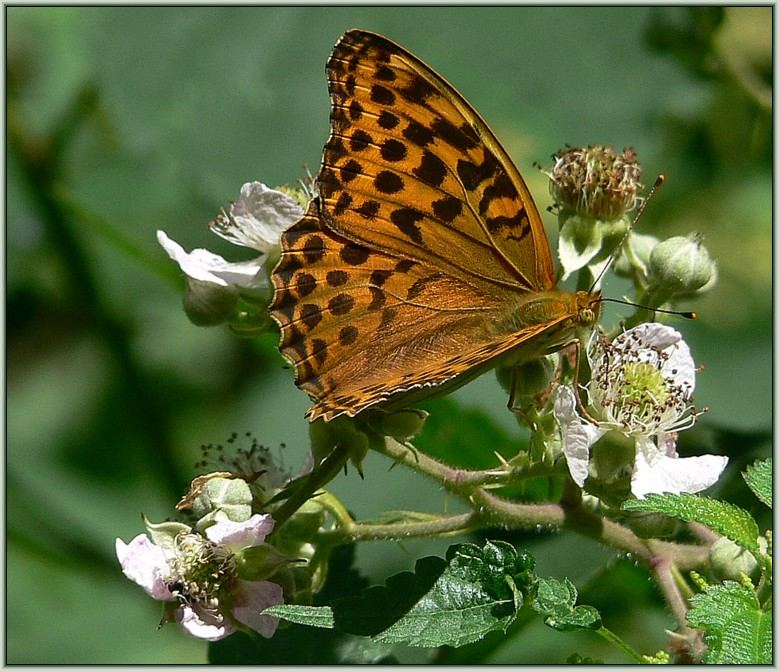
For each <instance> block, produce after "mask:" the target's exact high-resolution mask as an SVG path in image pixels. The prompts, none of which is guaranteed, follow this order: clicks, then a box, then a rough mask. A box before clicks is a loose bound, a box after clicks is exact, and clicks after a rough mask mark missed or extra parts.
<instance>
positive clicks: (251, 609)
mask: <svg viewBox="0 0 779 671" xmlns="http://www.w3.org/2000/svg"><path fill="white" fill-rule="evenodd" d="M279 603H284V595H283V591H282V589H281V587H280V586H279V585H277V584H276V583H275V582H268V581H259V582H258V581H250V580H238V581H237V583H236V588H235V592H234V594H233V608H232V611H231V612H232V614H233V617H234V618H235V619H236V620H238V621H239V622H242V623H243V624H245V625H246V626H247V627H250V628H251V629H254V631H256V632H258V633H260V634H262V635H263V636H264V637H265V638H270V637H271V636H273V634H274V633H275V632H276V627H277V626H278V624H279V620H278V618H276V617H273V616H271V615H262V614H261V611H263V610H265V609H266V608H268V607H269V606H274V605H276V604H279Z"/></svg>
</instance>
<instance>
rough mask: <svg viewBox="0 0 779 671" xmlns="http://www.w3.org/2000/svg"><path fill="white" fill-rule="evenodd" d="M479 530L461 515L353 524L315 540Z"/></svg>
mask: <svg viewBox="0 0 779 671" xmlns="http://www.w3.org/2000/svg"><path fill="white" fill-rule="evenodd" d="M479 527H480V524H479V519H478V516H477V515H476V513H463V514H462V515H453V516H451V517H439V518H436V519H431V520H426V521H424V522H398V523H396V524H364V523H361V522H353V523H351V524H346V525H343V526H339V527H337V528H336V529H333V530H332V531H323V532H320V533H319V534H318V539H320V540H323V541H325V542H326V543H332V544H335V545H338V544H341V543H352V542H354V541H379V540H401V539H404V538H426V537H430V536H449V535H453V534H462V533H467V532H469V531H474V530H475V529H478V528H479Z"/></svg>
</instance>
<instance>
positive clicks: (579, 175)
mask: <svg viewBox="0 0 779 671" xmlns="http://www.w3.org/2000/svg"><path fill="white" fill-rule="evenodd" d="M553 158H554V160H555V165H554V167H553V168H552V171H551V172H550V173H547V174H548V176H549V180H550V182H549V192H550V193H551V195H552V198H553V200H554V202H555V204H556V205H557V207H558V208H559V209H560V210H561V211H565V210H568V211H573V212H577V213H578V214H581V215H585V216H588V217H592V218H594V219H597V220H600V221H611V220H613V219H618V218H619V217H621V216H622V215H623V214H624V213H625V212H627V211H629V210H632V209H633V208H634V207H635V205H636V194H637V192H638V190H639V189H641V188H643V187H642V185H641V183H640V182H639V179H640V177H641V164H640V163H639V162H638V159H637V158H636V153H635V152H634V151H633V150H632V149H625V150H623V152H622V154H619V155H618V154H617V153H616V152H615V151H614V149H613V148H612V147H604V146H602V145H590V146H589V147H586V148H581V147H573V148H570V149H567V150H563V149H561V150H559V151H558V152H556V153H555V154H554V156H553Z"/></svg>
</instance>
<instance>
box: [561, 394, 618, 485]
mask: <svg viewBox="0 0 779 671" xmlns="http://www.w3.org/2000/svg"><path fill="white" fill-rule="evenodd" d="M554 414H555V419H557V422H558V424H559V425H560V433H561V435H562V439H563V452H564V454H565V460H566V462H567V463H568V471H569V472H570V473H571V478H573V481H574V482H575V483H576V484H577V485H579V487H581V486H582V485H584V481H585V480H586V479H587V475H588V466H589V463H590V448H591V447H592V445H593V443H595V442H596V441H597V440H598V438H600V437H601V436H602V435H603V434H604V433H606V429H601V428H600V427H598V426H595V425H594V424H591V423H590V422H585V421H583V420H582V418H581V417H579V415H578V413H577V412H576V396H575V395H574V393H573V390H572V389H571V388H570V387H559V388H558V389H557V392H556V393H555V403H554Z"/></svg>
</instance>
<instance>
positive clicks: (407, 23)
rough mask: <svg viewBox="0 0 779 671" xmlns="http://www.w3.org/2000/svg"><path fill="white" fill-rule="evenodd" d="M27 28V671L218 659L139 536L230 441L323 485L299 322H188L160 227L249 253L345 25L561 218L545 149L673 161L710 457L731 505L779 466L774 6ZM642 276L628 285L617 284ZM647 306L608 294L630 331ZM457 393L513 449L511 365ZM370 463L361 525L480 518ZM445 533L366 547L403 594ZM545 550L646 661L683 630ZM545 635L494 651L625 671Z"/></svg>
mask: <svg viewBox="0 0 779 671" xmlns="http://www.w3.org/2000/svg"><path fill="white" fill-rule="evenodd" d="M6 22H7V23H6V27H7V100H8V107H7V124H8V134H7V137H8V147H9V160H8V161H7V169H8V176H7V193H6V196H7V201H6V202H7V206H6V216H7V233H6V244H7V256H6V261H7V276H6V278H7V287H6V292H7V293H6V311H7V345H8V348H7V362H8V372H7V391H8V404H7V411H8V415H7V422H8V423H7V438H8V447H7V461H6V464H7V472H6V485H7V490H6V504H7V510H6V531H7V555H6V559H7V575H6V579H7V602H6V613H7V618H8V619H7V639H6V645H7V648H6V662H9V663H39V664H42V663H84V664H85V663H149V664H151V663H200V662H205V660H206V644H205V643H202V642H199V641H196V640H193V639H189V638H187V637H185V636H184V635H183V634H181V633H180V632H179V631H178V630H177V628H176V627H175V626H168V627H165V628H163V629H162V630H161V631H157V630H156V624H157V621H158V619H159V616H160V609H159V607H158V604H157V603H154V602H152V601H151V600H150V599H148V598H147V597H146V596H145V594H144V593H143V592H142V590H141V589H140V588H139V587H137V586H135V585H133V584H132V583H130V582H129V581H128V580H126V579H124V578H123V576H122V574H121V572H120V570H119V567H118V565H117V563H116V560H115V557H114V550H113V545H114V539H115V537H117V536H120V537H122V538H123V539H125V540H126V541H129V540H130V539H131V538H132V537H133V536H135V535H136V534H137V533H139V532H141V530H142V525H141V519H140V513H141V511H143V512H145V513H146V514H147V515H148V516H149V517H150V518H152V519H155V520H161V519H163V518H165V517H168V516H172V515H173V513H174V510H173V505H174V503H175V502H176V501H177V500H178V497H179V496H180V495H181V494H182V493H183V491H184V489H185V487H186V484H187V483H188V481H189V479H190V478H191V476H192V475H193V474H194V470H193V463H194V462H195V461H196V460H197V459H198V457H199V449H198V448H199V446H200V445H201V444H203V443H212V442H223V441H224V440H225V439H226V438H227V437H228V436H229V435H230V433H231V432H233V431H237V432H239V433H243V432H245V431H251V432H252V433H253V435H254V436H256V437H257V438H258V439H259V441H260V442H261V443H263V444H265V445H267V446H269V447H270V448H271V449H273V450H274V451H277V450H278V451H280V452H282V453H283V455H284V459H285V462H286V464H287V465H288V467H289V468H291V469H297V467H298V466H299V465H300V464H301V462H302V460H303V458H304V456H305V453H306V450H307V438H306V436H307V428H306V421H305V420H304V418H303V413H304V411H305V409H306V407H307V399H306V397H305V395H304V394H302V393H301V392H298V391H297V390H296V389H295V388H294V386H293V384H292V376H291V372H290V371H289V370H288V369H285V368H284V367H283V361H282V360H281V358H280V356H279V355H278V353H277V352H276V350H275V342H276V335H275V334H267V336H266V337H263V338H259V339H257V340H256V341H245V340H239V339H238V338H236V337H234V336H233V335H231V334H230V333H229V332H228V331H227V330H226V329H222V328H214V329H202V328H196V327H194V326H192V325H191V324H190V323H189V322H188V321H187V319H186V317H185V316H184V313H183V312H182V310H181V303H180V298H181V291H182V287H183V281H182V278H181V277H180V275H179V273H178V270H177V268H176V267H175V266H174V265H173V264H172V263H171V262H169V261H168V260H167V257H166V256H165V255H164V253H163V251H162V250H161V249H160V248H159V247H158V246H157V243H156V240H155V231H156V230H157V229H163V230H165V231H167V232H168V234H169V235H171V237H173V238H174V239H176V240H178V241H180V242H181V243H182V244H183V245H184V246H185V248H187V249H191V248H192V247H208V248H209V249H211V250H213V251H216V252H218V253H222V254H223V255H225V256H228V257H229V258H232V259H236V260H237V259H238V258H244V257H245V256H246V255H242V254H241V252H242V250H239V249H237V248H232V247H230V246H229V245H227V244H225V243H223V242H222V241H221V240H218V239H217V238H216V236H214V235H212V234H210V233H209V232H208V230H207V228H206V226H205V224H206V223H207V222H208V221H209V220H210V219H212V218H213V217H214V215H215V214H216V213H217V212H218V210H219V207H220V206H222V205H227V204H228V203H229V202H230V201H231V200H234V199H235V198H237V196H238V191H239V189H240V186H241V185H242V184H243V183H244V182H246V181H250V180H254V179H259V180H262V181H264V182H266V183H268V184H270V185H276V184H282V183H294V181H295V179H296V178H298V177H302V176H303V175H304V169H303V166H304V164H307V165H308V166H310V168H311V170H312V171H315V170H316V167H317V165H318V161H319V158H320V155H321V149H322V145H323V143H324V141H325V139H326V137H327V133H328V113H329V109H328V99H327V93H326V86H325V77H324V63H325V60H326V58H327V56H328V53H329V50H330V49H331V47H332V45H333V44H334V42H335V41H336V39H337V38H338V36H339V35H340V34H341V33H342V32H343V31H344V30H346V29H347V28H351V27H360V28H365V29H369V30H373V31H376V32H379V33H382V34H384V35H387V36H388V37H390V38H391V39H393V40H395V41H397V42H399V43H401V44H402V45H404V46H406V47H407V48H409V49H410V50H411V51H413V52H414V53H416V54H418V55H419V56H420V57H421V58H422V59H424V60H425V61H427V62H428V63H429V64H430V65H432V66H433V67H434V68H435V69H436V70H438V71H439V72H441V73H442V74H443V76H444V77H446V78H447V79H448V80H449V81H450V82H452V83H453V84H454V85H455V86H456V87H457V88H458V89H459V90H460V91H461V92H462V93H463V94H464V95H465V96H466V97H467V98H468V99H469V100H470V101H471V102H472V103H473V105H474V106H475V107H476V108H477V109H478V110H479V111H480V112H481V114H482V115H483V116H484V117H485V118H486V119H487V121H488V122H489V123H490V125H491V126H492V128H493V130H494V131H495V132H496V134H497V136H498V137H499V138H500V139H501V140H502V142H503V143H504V145H505V146H506V148H507V149H508V151H509V153H510V154H511V155H512V156H513V157H514V159H515V161H516V163H517V165H518V166H519V168H520V170H521V171H522V172H523V174H524V175H525V177H526V180H527V181H528V183H529V185H530V188H531V191H533V193H534V194H535V196H536V199H537V201H538V203H539V207H540V209H542V210H543V209H544V208H545V207H546V206H547V205H548V204H549V198H548V195H547V190H546V185H545V178H544V177H543V176H542V175H541V174H540V173H539V172H538V171H537V170H536V169H535V168H534V167H533V162H534V161H538V162H540V163H542V164H545V165H549V163H550V159H549V156H550V155H551V153H552V152H553V151H555V150H556V149H558V148H559V147H561V146H563V145H564V144H565V143H569V144H572V145H576V144H590V143H594V142H597V143H603V144H613V145H615V146H616V147H617V148H618V149H621V148H622V147H623V146H627V145H629V146H633V147H634V148H635V149H636V150H637V151H638V154H639V157H640V158H641V159H642V161H643V164H644V175H645V178H644V182H646V183H651V182H652V181H653V180H654V176H655V175H656V174H657V173H659V172H663V173H665V175H666V176H667V183H666V186H664V187H663V189H662V190H661V191H660V193H659V194H658V195H657V197H656V198H655V200H654V201H653V203H652V205H651V206H650V207H649V209H648V211H647V212H646V215H645V217H644V218H643V219H642V221H641V223H640V229H641V231H642V232H646V233H654V234H656V235H658V236H660V237H667V236H669V235H676V234H685V233H687V232H689V231H691V230H697V231H701V232H703V233H704V234H705V239H706V244H707V246H708V248H709V249H710V251H711V252H712V254H713V255H714V256H715V257H716V259H717V260H718V262H719V273H720V280H719V284H718V285H717V286H716V288H715V289H714V290H713V291H711V292H710V293H709V294H707V295H706V296H705V297H703V298H701V299H700V300H697V301H695V302H694V303H690V304H689V306H686V308H687V309H695V310H696V311H697V312H698V314H699V319H698V321H696V322H690V323H687V322H685V323H679V322H678V321H677V322H675V325H677V326H678V327H679V328H680V329H682V330H683V332H684V334H685V337H686V338H687V340H688V342H689V343H690V345H691V347H692V350H693V353H694V356H695V358H696V361H697V362H698V363H700V364H704V365H705V371H704V372H703V374H701V375H700V376H699V388H698V392H697V395H696V400H697V405H698V406H704V405H706V406H709V407H710V408H711V410H710V412H709V413H708V414H707V415H706V416H705V417H704V418H703V419H702V420H701V422H700V424H699V426H698V427H697V428H696V429H695V431H694V432H690V435H693V436H694V437H693V438H690V439H687V440H688V443H687V445H688V446H689V450H690V451H689V452H688V453H694V452H695V451H696V450H700V451H718V452H721V453H726V454H729V455H730V456H731V458H732V462H733V468H732V469H730V471H732V473H731V477H730V478H729V480H727V481H726V482H725V483H722V484H721V485H720V486H719V489H718V490H714V493H715V494H716V493H720V494H722V495H728V496H729V497H730V498H731V499H738V497H739V496H741V493H740V491H741V490H740V489H739V485H738V480H739V478H738V475H737V474H738V468H739V467H740V466H741V467H743V465H744V463H746V462H748V461H751V460H752V459H754V458H756V457H759V456H762V457H764V456H767V455H768V454H769V453H770V449H771V421H772V415H771V412H772V385H771V371H772V321H773V320H772V310H773V303H772V263H771V259H772V256H771V253H772V226H771V216H772V155H773V146H772V112H771V100H772V90H771V86H772V81H773V73H772V70H771V67H772V62H771V53H772V42H771V24H772V9H771V8H770V7H762V8H737V9H732V8H697V9H689V8H687V9H685V8H656V9H652V8H645V7H630V8H616V7H614V8H612V7H598V8H585V7H560V8H540V7H493V8H484V9H482V8H468V7H445V8H444V7H441V8H436V7H425V8H414V7H404V6H397V7H392V8H389V7H384V8H373V7H338V8H335V7H288V8H279V7H231V8H216V7H165V8H152V7H101V8H97V7H95V8H91V7H18V6H17V7H8V8H7V9H6ZM547 216H548V220H547V224H548V230H549V231H550V234H552V231H553V228H554V221H553V218H552V217H551V215H547ZM620 290H621V285H619V283H616V282H615V283H614V285H613V286H612V288H611V290H610V287H609V282H607V283H606V286H605V291H606V293H607V294H610V295H613V296H619V292H620ZM626 310H627V308H626ZM627 314H629V313H628V312H621V311H620V309H619V306H617V307H614V306H611V307H609V308H608V310H607V312H606V315H605V317H604V320H605V322H606V323H607V324H609V325H610V324H613V323H616V321H617V320H618V319H620V318H621V317H624V316H627ZM453 400H454V403H455V404H456V405H449V406H446V407H447V408H450V410H451V413H452V414H451V416H450V417H449V418H448V419H449V421H450V423H451V424H454V425H455V426H457V422H458V421H460V418H462V421H463V422H466V421H467V422H468V423H469V424H468V427H469V431H470V432H466V433H465V435H468V436H472V437H473V443H475V444H471V445H470V447H471V448H473V449H478V450H484V451H487V452H490V451H491V450H492V449H493V448H494V444H493V441H495V440H514V438H513V436H514V435H515V434H516V424H515V422H514V420H513V419H512V418H511V416H509V413H507V412H506V410H505V397H504V395H503V394H502V392H501V391H500V389H499V387H498V385H497V383H496V381H495V379H494V376H493V375H492V374H487V375H485V376H482V378H480V379H479V380H477V381H475V382H474V383H472V384H470V385H468V386H467V387H465V388H463V389H461V390H459V391H458V392H456V393H455V394H454V396H453ZM474 427H475V429H476V430H475V431H474ZM722 429H727V432H724V431H722ZM480 440H481V441H482V444H478V443H479V441H480ZM281 443H284V444H285V445H286V448H284V449H281V448H279V447H278V446H279V445H280V444H281ZM684 445H685V443H682V447H684ZM365 473H366V478H365V480H364V481H363V480H360V479H359V478H358V477H356V474H354V473H350V475H349V477H347V478H343V477H341V478H339V479H338V480H336V482H335V483H333V486H332V489H333V491H334V492H335V493H336V494H338V495H339V496H341V497H342V498H343V500H344V501H345V503H346V504H347V505H348V506H349V507H350V508H351V509H352V510H353V511H354V512H355V514H356V515H358V516H360V517H363V516H367V515H371V514H375V513H377V512H380V511H382V510H387V509H398V508H403V509H420V510H427V511H431V512H441V511H443V510H445V509H448V510H459V508H460V504H459V503H458V502H457V501H450V500H447V499H446V497H445V496H444V494H443V492H441V491H440V490H438V489H437V488H436V487H434V486H432V485H431V484H430V483H428V482H422V481H420V480H419V479H418V478H415V477H413V476H411V475H410V474H408V473H405V472H404V471H403V469H401V468H397V469H393V470H392V471H389V470H388V464H386V463H384V462H383V461H382V460H380V459H378V458H374V457H371V456H369V458H368V459H367V461H366V464H365ZM745 500H746V499H745ZM752 503H753V502H750V501H748V500H746V503H745V505H752ZM447 544H448V543H444V542H438V543H434V542H421V541H419V542H409V543H402V544H401V543H381V544H379V543H377V544H364V545H363V546H360V547H359V548H358V554H357V561H358V564H359V566H360V567H361V570H362V571H363V573H364V574H365V575H367V576H368V577H369V578H371V580H373V581H383V579H384V578H385V577H386V576H387V575H390V574H392V573H394V572H397V571H399V570H405V569H408V568H410V567H412V566H413V562H414V559H415V558H417V557H420V556H423V555H424V554H429V553H438V554H442V553H443V552H444V550H445V547H446V545H447ZM522 544H523V545H526V546H529V547H531V548H532V549H533V551H534V552H535V554H536V556H537V559H538V562H539V571H540V572H543V573H545V574H547V575H555V576H557V577H562V576H568V577H570V578H571V579H572V580H573V581H574V582H575V583H576V584H577V586H578V587H579V588H580V592H581V594H582V602H584V603H592V604H594V605H597V606H600V607H601V608H603V610H604V615H605V616H606V617H607V619H606V624H607V626H610V627H612V628H614V629H615V630H617V631H618V632H619V633H620V634H622V635H624V636H625V637H626V639H627V640H628V641H629V642H630V643H632V644H633V645H635V646H636V647H637V648H638V649H639V650H640V651H641V652H646V653H649V652H652V651H654V650H655V649H656V648H658V647H659V646H661V645H662V644H663V640H664V634H663V628H664V627H672V626H673V625H672V622H671V620H670V619H669V618H668V617H667V615H666V614H665V611H664V610H663V608H662V605H661V604H660V603H659V601H658V599H657V596H656V594H655V593H654V590H653V589H652V587H651V585H650V583H649V582H648V578H647V576H646V574H645V573H643V572H642V571H641V570H639V569H637V568H636V567H634V566H633V565H632V564H631V563H629V562H628V561H625V560H620V559H617V558H614V557H613V556H612V554H611V553H609V552H608V551H607V550H604V549H602V548H600V547H598V546H596V545H594V544H592V543H591V542H590V541H586V540H583V539H581V538H578V537H573V536H570V535H568V534H566V535H548V534H547V535H540V534H535V535H530V536H526V537H524V538H523V539H522ZM521 628H522V629H523V630H522V631H521V632H520V633H518V634H517V635H515V636H506V637H503V638H501V640H499V641H496V640H495V639H490V640H491V641H492V642H491V645H492V647H491V648H490V652H489V656H488V657H487V661H491V662H501V663H540V662H547V663H555V662H556V663H560V662H564V661H565V659H566V657H567V656H568V654H569V653H570V652H573V651H578V652H579V653H581V654H583V655H593V656H599V657H601V658H605V659H606V660H609V661H617V662H619V661H622V662H624V661H625V660H624V659H622V658H620V657H619V656H618V655H615V653H613V652H610V651H608V650H604V649H603V648H602V647H601V646H600V644H599V643H598V641H595V640H593V639H594V637H590V636H587V635H584V634H581V635H580V634H575V635H574V634H571V635H566V636H563V635H561V634H559V633H556V632H553V631H551V630H547V629H545V628H544V627H543V625H541V623H540V622H538V621H532V622H530V623H529V624H523V625H522V627H521ZM458 654H459V655H460V656H459V657H458V656H457V655H458ZM468 654H470V653H468V651H467V650H463V651H459V652H457V653H455V655H454V656H452V657H447V658H445V659H446V660H447V661H449V662H450V663H457V662H467V661H469V657H468ZM472 654H474V655H478V653H477V652H473V653H472ZM398 658H399V659H401V661H423V660H424V659H425V657H424V652H421V651H400V652H399V653H398Z"/></svg>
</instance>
